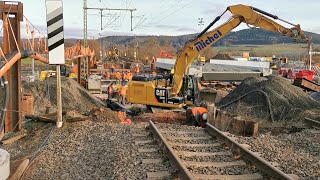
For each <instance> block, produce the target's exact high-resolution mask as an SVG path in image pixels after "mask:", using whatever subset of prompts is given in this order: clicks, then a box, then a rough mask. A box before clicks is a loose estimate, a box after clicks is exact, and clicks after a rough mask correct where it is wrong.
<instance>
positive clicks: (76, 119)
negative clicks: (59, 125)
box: [66, 117, 88, 123]
mask: <svg viewBox="0 0 320 180" xmlns="http://www.w3.org/2000/svg"><path fill="white" fill-rule="evenodd" d="M86 120H88V118H87V117H84V118H82V117H72V118H68V119H66V122H69V123H72V122H79V121H86Z"/></svg>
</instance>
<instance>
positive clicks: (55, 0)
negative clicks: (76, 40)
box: [46, 0, 65, 128]
mask: <svg viewBox="0 0 320 180" xmlns="http://www.w3.org/2000/svg"><path fill="white" fill-rule="evenodd" d="M46 8H47V28H48V29H47V30H48V50H49V64H54V65H56V67H57V72H56V73H57V127H58V128H60V127H61V126H62V99H61V77H60V76H61V74H60V65H61V64H65V57H64V33H63V6H62V0H46Z"/></svg>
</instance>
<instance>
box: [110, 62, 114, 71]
mask: <svg viewBox="0 0 320 180" xmlns="http://www.w3.org/2000/svg"><path fill="white" fill-rule="evenodd" d="M110 69H111V73H113V72H114V65H113V64H111V67H110Z"/></svg>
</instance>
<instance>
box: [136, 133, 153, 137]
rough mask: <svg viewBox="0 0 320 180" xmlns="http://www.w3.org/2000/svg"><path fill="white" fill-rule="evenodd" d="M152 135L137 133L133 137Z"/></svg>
mask: <svg viewBox="0 0 320 180" xmlns="http://www.w3.org/2000/svg"><path fill="white" fill-rule="evenodd" d="M149 135H150V133H141V134H140V133H135V134H132V136H133V137H146V136H149Z"/></svg>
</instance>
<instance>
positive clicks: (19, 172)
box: [9, 159, 29, 180]
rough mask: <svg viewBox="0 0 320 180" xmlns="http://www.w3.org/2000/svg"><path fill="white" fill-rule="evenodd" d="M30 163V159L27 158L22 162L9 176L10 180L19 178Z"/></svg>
mask: <svg viewBox="0 0 320 180" xmlns="http://www.w3.org/2000/svg"><path fill="white" fill-rule="evenodd" d="M28 165H29V159H25V160H23V161H22V162H21V164H20V165H19V167H18V168H17V170H16V171H15V172H14V173H13V174H12V175H11V176H10V177H9V180H19V179H20V178H21V176H22V174H23V173H24V171H25V170H26V168H27V167H28Z"/></svg>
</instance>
